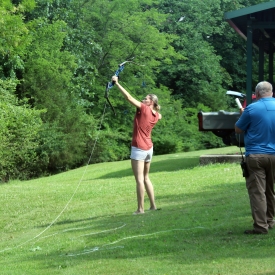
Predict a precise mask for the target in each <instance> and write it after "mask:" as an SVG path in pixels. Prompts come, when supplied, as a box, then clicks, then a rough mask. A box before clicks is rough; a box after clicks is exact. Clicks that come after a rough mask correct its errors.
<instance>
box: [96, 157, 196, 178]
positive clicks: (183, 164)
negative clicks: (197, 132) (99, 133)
mask: <svg viewBox="0 0 275 275" xmlns="http://www.w3.org/2000/svg"><path fill="white" fill-rule="evenodd" d="M129 162H130V161H129ZM198 165H199V158H198V157H188V158H173V159H165V160H159V161H154V159H153V161H152V164H151V168H150V173H156V172H160V171H162V172H172V171H178V170H182V169H192V168H194V167H196V166H198ZM132 175H133V172H132V169H131V168H129V169H124V170H119V171H116V172H111V173H106V174H105V175H104V176H101V177H98V178H97V179H109V178H121V177H128V176H132Z"/></svg>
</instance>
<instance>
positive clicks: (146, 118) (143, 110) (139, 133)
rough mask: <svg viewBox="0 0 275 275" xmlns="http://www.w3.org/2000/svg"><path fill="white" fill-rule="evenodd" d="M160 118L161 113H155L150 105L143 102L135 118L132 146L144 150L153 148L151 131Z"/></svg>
mask: <svg viewBox="0 0 275 275" xmlns="http://www.w3.org/2000/svg"><path fill="white" fill-rule="evenodd" d="M158 120H159V113H158V112H156V113H155V114H154V113H153V111H152V109H151V108H150V107H149V106H146V105H145V104H143V103H141V107H140V109H138V110H137V112H136V115H135V118H134V131H133V137H132V146H135V147H137V148H139V149H142V150H149V149H151V148H152V146H153V143H152V140H151V132H152V129H153V128H154V126H155V124H156V123H157V122H158Z"/></svg>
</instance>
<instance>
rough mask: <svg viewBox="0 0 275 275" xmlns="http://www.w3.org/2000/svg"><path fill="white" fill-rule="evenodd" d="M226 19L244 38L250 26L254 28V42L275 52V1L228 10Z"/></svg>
mask: <svg viewBox="0 0 275 275" xmlns="http://www.w3.org/2000/svg"><path fill="white" fill-rule="evenodd" d="M224 18H225V20H227V21H228V23H229V24H230V25H231V27H232V28H233V29H234V30H235V31H236V32H237V33H238V34H239V35H241V36H242V37H243V38H244V39H246V37H247V29H248V26H249V27H251V28H252V30H253V44H254V45H256V46H258V47H259V45H260V43H261V47H262V48H263V50H264V52H266V53H269V52H270V51H271V52H275V47H274V46H275V1H270V2H265V3H261V4H258V5H255V6H250V7H247V8H243V9H239V10H235V11H230V12H226V13H225V14H224Z"/></svg>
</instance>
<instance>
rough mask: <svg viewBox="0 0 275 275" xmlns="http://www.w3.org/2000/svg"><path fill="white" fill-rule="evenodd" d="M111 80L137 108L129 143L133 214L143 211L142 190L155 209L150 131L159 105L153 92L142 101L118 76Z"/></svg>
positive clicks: (156, 117) (156, 120)
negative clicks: (134, 194) (134, 195)
mask: <svg viewBox="0 0 275 275" xmlns="http://www.w3.org/2000/svg"><path fill="white" fill-rule="evenodd" d="M112 81H114V82H115V85H116V86H117V87H118V89H119V90H120V92H121V93H122V95H123V96H124V98H125V99H126V100H127V101H129V102H130V103H131V104H132V105H133V106H135V107H136V108H137V111H136V115H135V118H134V129H133V136H132V144H131V146H132V147H131V156H130V158H131V165H132V169H133V172H134V175H135V179H136V190H137V202H138V208H137V211H135V212H134V213H133V214H134V215H137V214H143V213H144V192H145V189H146V192H147V194H148V197H149V199H150V208H149V210H157V207H156V204H155V197H154V188H153V185H152V183H151V181H150V178H149V170H150V164H151V160H152V156H153V143H152V140H151V132H152V129H153V128H154V126H155V124H156V123H157V122H158V120H159V119H161V114H159V113H158V111H159V109H160V106H159V105H158V98H157V96H156V95H154V94H149V95H147V96H146V97H145V98H144V99H143V100H142V102H140V101H138V100H136V99H135V98H133V97H132V96H131V95H130V94H129V93H128V92H127V91H126V90H125V89H124V88H123V87H122V86H121V85H120V84H119V83H118V77H117V76H113V77H112Z"/></svg>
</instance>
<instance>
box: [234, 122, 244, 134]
mask: <svg viewBox="0 0 275 275" xmlns="http://www.w3.org/2000/svg"><path fill="white" fill-rule="evenodd" d="M235 133H237V134H241V133H243V130H242V129H240V128H239V127H237V126H236V124H235Z"/></svg>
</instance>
